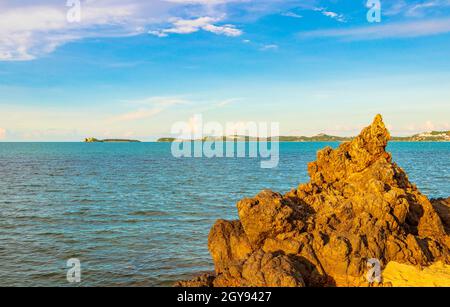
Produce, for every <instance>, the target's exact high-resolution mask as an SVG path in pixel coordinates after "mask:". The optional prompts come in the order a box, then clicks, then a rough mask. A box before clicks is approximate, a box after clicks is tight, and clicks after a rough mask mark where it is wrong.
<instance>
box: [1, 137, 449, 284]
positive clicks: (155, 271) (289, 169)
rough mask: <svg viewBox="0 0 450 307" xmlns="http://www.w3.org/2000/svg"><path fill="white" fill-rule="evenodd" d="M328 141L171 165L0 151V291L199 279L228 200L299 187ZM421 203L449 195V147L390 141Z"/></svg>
mask: <svg viewBox="0 0 450 307" xmlns="http://www.w3.org/2000/svg"><path fill="white" fill-rule="evenodd" d="M326 145H331V146H336V145H338V144H336V143H331V144H329V143H282V144H281V150H280V164H279V167H278V168H276V169H261V168H260V163H259V160H258V159H242V158H239V159H236V158H235V159H230V158H228V159H227V158H216V159H207V158H204V159H199V158H197V159H175V158H173V157H172V156H171V153H170V144H157V143H137V144H101V143H98V144H83V143H0V174H1V175H2V176H1V179H0V286H6V285H13V286H27V285H31V286H72V285H73V284H69V283H68V282H67V280H66V272H67V271H66V270H67V268H66V261H67V260H68V259H69V258H73V257H75V258H79V259H80V261H81V265H82V283H81V286H115V285H123V286H133V285H134V286H136V285H138V286H141V285H142V286H162V285H170V284H171V283H172V282H173V281H175V280H178V279H180V278H185V277H190V276H191V275H192V274H193V273H198V272H204V271H210V270H212V269H213V265H212V262H211V260H210V256H209V254H208V250H207V235H208V232H209V229H210V227H211V225H212V224H213V223H214V222H215V220H216V219H219V218H225V219H235V218H236V217H237V214H236V209H235V203H236V201H238V200H239V199H240V198H242V197H245V196H253V195H254V194H256V193H257V192H258V191H260V190H262V189H265V188H270V189H273V190H275V191H280V192H287V191H288V190H290V189H291V188H294V187H296V186H297V185H298V184H299V183H301V182H305V181H307V180H308V178H307V173H306V164H307V162H310V161H313V160H315V153H316V151H317V150H318V149H320V148H322V147H324V146H326ZM389 150H390V151H391V152H392V153H393V156H394V160H395V161H396V162H398V164H399V165H400V166H401V167H403V168H404V169H405V170H406V171H407V173H408V174H409V177H410V180H411V181H412V182H414V183H416V184H417V185H418V187H419V188H420V189H421V190H422V192H424V193H425V194H427V195H429V196H430V197H433V198H435V197H444V196H445V197H447V196H450V186H449V182H450V166H449V161H450V143H392V144H391V145H390V146H389Z"/></svg>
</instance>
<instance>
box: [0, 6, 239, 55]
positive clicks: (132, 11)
mask: <svg viewBox="0 0 450 307" xmlns="http://www.w3.org/2000/svg"><path fill="white" fill-rule="evenodd" d="M236 1H238V0H236ZM225 2H226V1H219V0H214V1H208V0H192V1H187V0H152V1H137V0H120V1H119V0H82V1H81V20H80V22H74V23H70V22H69V21H68V19H67V14H68V11H69V9H71V8H70V7H67V6H66V1H65V0H41V1H39V4H37V3H36V2H34V3H33V2H31V1H30V2H29V3H26V2H25V3H24V2H21V3H15V2H14V1H8V2H6V1H5V2H3V1H1V2H0V61H26V60H33V59H35V58H38V57H41V56H43V55H45V54H48V53H51V52H53V51H54V50H55V49H56V48H58V47H59V46H61V45H63V44H66V43H69V42H73V41H76V40H80V39H84V38H93V37H96V38H97V37H121V36H133V35H139V34H144V33H146V32H148V31H147V30H146V29H149V28H151V27H154V26H155V25H158V24H165V23H167V22H168V21H169V22H170V21H172V22H170V23H171V24H172V25H173V27H172V28H171V29H167V30H168V31H167V33H183V31H185V32H184V33H193V32H196V31H198V30H200V29H203V30H205V31H209V32H211V33H215V34H219V35H226V36H239V35H241V34H242V31H241V30H239V29H237V28H236V27H234V26H233V25H229V24H226V25H217V24H216V22H218V21H219V18H218V17H198V16H222V15H223V13H220V14H219V11H218V10H215V9H214V8H215V6H217V5H219V4H223V3H225ZM185 5H190V6H192V5H195V6H198V8H197V9H195V10H194V9H192V10H190V11H188V10H185V11H183V10H180V8H182V7H183V6H185ZM203 7H205V8H204V9H203ZM206 8H207V9H206ZM178 11H182V12H183V14H184V15H186V14H188V15H190V16H189V18H192V19H182V18H174V15H173V14H175V13H176V12H178ZM205 11H208V12H211V15H205ZM174 12H175V13H174ZM186 12H187V13H186ZM185 18H186V17H185ZM220 21H222V18H220ZM196 23H197V24H196ZM165 32H166V31H165V30H163V31H150V33H151V34H153V35H157V36H166V35H167V34H166V33H165Z"/></svg>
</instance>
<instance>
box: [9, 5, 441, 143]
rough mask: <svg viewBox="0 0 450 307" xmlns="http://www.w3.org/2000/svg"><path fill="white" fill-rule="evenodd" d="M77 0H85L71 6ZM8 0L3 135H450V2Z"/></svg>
mask: <svg viewBox="0 0 450 307" xmlns="http://www.w3.org/2000/svg"><path fill="white" fill-rule="evenodd" d="M73 2H76V1H73ZM80 3H81V7H80V8H81V9H80V12H81V16H80V17H81V19H80V20H79V22H69V21H68V19H67V14H68V12H69V13H70V12H74V11H70V10H71V9H73V8H71V7H68V6H66V0H37V1H0V108H1V112H0V140H3V141H79V140H81V139H83V138H84V137H86V136H95V137H99V138H108V137H129V138H138V139H141V140H154V139H155V138H157V137H159V136H167V135H169V134H170V129H171V126H172V125H173V123H174V122H176V121H187V120H188V119H189V118H190V117H192V116H193V115H194V114H202V115H203V118H204V121H219V122H221V123H224V124H225V123H226V122H229V121H233V122H238V121H257V122H261V121H267V122H273V121H275V122H279V123H280V128H281V133H282V134H284V135H314V134H317V133H322V132H325V133H330V134H337V135H354V134H356V133H357V132H358V131H359V130H360V129H361V127H363V126H364V125H367V124H368V122H369V121H370V120H371V119H372V118H373V116H374V115H375V114H376V113H382V114H383V115H384V117H385V120H386V122H387V123H388V125H389V127H390V129H391V130H392V132H393V134H397V135H410V134H414V133H416V132H422V131H427V130H450V122H449V118H450V116H449V115H450V91H449V90H448V89H449V88H450V58H449V55H450V0H423V1H419V0H417V1H414V0H411V1H406V0H405V1H401V0H400V1H393V0H381V12H382V19H381V22H380V23H369V22H368V20H367V12H368V10H369V8H368V7H367V6H366V4H367V1H365V0H334V1H319V0H317V1H316V0H311V1H308V0H307V1H294V0H285V1H277V0H258V1H252V0H235V1H224V0H158V1H132V0H122V1H118V0H90V1H89V0H85V1H81V2H80Z"/></svg>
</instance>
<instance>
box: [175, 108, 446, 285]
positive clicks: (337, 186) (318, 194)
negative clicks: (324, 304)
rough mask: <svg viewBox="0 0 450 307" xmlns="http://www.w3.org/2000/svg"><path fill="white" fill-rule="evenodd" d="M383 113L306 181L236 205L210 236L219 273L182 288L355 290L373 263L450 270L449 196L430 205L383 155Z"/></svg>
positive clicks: (313, 166) (327, 153) (315, 165)
mask: <svg viewBox="0 0 450 307" xmlns="http://www.w3.org/2000/svg"><path fill="white" fill-rule="evenodd" d="M389 139H390V135H389V132H388V131H387V129H386V128H385V125H384V123H383V121H382V118H381V116H380V115H378V116H376V118H375V120H374V122H373V123H372V125H370V126H369V127H367V128H365V129H364V130H363V131H362V132H361V134H360V135H359V136H358V137H357V138H355V139H354V140H352V141H351V142H346V143H343V144H341V145H340V146H339V148H337V149H335V150H333V149H332V148H329V147H327V148H325V149H323V150H321V151H319V152H318V154H317V161H315V162H312V163H310V164H309V165H308V172H309V175H310V178H311V180H310V182H308V183H306V184H302V185H300V186H299V187H298V188H297V189H295V190H292V191H291V192H289V193H287V194H286V195H281V194H279V193H274V192H271V191H263V192H261V193H259V194H258V195H257V196H256V197H254V198H246V199H243V200H241V201H239V202H238V204H237V208H238V212H239V220H238V221H224V220H219V221H217V222H216V224H215V225H214V226H213V227H212V229H211V232H210V234H209V240H208V241H209V243H208V246H209V250H210V252H211V255H212V258H213V260H214V263H215V274H214V275H210V276H202V277H199V278H197V279H196V280H194V281H190V282H180V283H178V285H179V286H290V287H301V286H335V285H336V286H358V285H367V281H366V278H365V275H366V272H367V263H368V260H369V259H372V258H374V259H378V261H379V262H380V263H381V265H382V266H385V265H387V264H388V263H389V262H391V261H395V262H397V263H401V264H408V265H414V266H417V267H419V266H429V265H431V264H432V263H435V262H437V261H441V262H442V263H447V264H449V263H450V236H449V230H450V229H449V228H450V216H449V208H450V199H447V200H437V201H434V205H433V204H432V203H431V202H430V200H428V198H427V197H426V196H425V195H423V194H421V193H420V191H419V190H418V189H417V187H416V186H415V185H414V184H412V183H410V182H409V180H408V176H407V175H406V173H405V172H404V171H403V170H402V169H401V168H400V167H399V166H397V165H396V164H395V163H394V162H392V157H391V155H390V154H389V153H388V152H386V146H387V143H388V141H389Z"/></svg>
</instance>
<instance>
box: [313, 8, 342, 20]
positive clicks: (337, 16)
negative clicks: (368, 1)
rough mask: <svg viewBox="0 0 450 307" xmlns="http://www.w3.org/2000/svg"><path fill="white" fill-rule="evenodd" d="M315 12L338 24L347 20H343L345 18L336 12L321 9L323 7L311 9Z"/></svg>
mask: <svg viewBox="0 0 450 307" xmlns="http://www.w3.org/2000/svg"><path fill="white" fill-rule="evenodd" d="M313 10H314V11H316V12H320V13H322V15H324V16H327V17H330V18H332V19H335V20H337V21H339V22H346V21H347V20H346V19H345V16H344V15H343V14H338V13H336V12H332V11H328V10H327V9H325V8H323V7H317V8H314V9H313Z"/></svg>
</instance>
